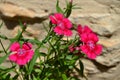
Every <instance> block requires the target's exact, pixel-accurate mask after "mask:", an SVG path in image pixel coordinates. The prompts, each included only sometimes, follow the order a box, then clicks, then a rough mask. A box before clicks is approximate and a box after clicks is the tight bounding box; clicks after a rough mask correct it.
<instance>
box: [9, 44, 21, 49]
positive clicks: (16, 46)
mask: <svg viewBox="0 0 120 80" xmlns="http://www.w3.org/2000/svg"><path fill="white" fill-rule="evenodd" d="M19 48H20V44H19V43H18V42H14V43H13V44H11V46H10V51H17V50H18V49H19Z"/></svg>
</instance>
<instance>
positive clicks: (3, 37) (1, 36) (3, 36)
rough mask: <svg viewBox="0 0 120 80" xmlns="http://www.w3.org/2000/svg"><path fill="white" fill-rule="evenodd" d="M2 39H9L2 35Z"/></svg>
mask: <svg viewBox="0 0 120 80" xmlns="http://www.w3.org/2000/svg"><path fill="white" fill-rule="evenodd" d="M0 38H2V39H5V40H6V39H8V38H7V37H6V36H5V35H0Z"/></svg>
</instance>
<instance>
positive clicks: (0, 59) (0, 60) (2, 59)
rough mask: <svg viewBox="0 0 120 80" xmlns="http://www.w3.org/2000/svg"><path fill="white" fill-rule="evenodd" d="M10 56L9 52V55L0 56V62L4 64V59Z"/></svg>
mask: <svg viewBox="0 0 120 80" xmlns="http://www.w3.org/2000/svg"><path fill="white" fill-rule="evenodd" d="M8 56H9V54H7V55H5V56H3V57H1V58H0V64H2V63H3V61H4V60H5V59H6V58H7V57H8Z"/></svg>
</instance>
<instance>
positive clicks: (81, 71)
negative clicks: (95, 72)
mask: <svg viewBox="0 0 120 80" xmlns="http://www.w3.org/2000/svg"><path fill="white" fill-rule="evenodd" d="M79 66H80V73H81V76H82V77H84V65H83V63H82V61H81V60H79Z"/></svg>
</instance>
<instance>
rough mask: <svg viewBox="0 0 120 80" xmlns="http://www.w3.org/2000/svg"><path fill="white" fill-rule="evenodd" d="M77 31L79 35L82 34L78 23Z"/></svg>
mask: <svg viewBox="0 0 120 80" xmlns="http://www.w3.org/2000/svg"><path fill="white" fill-rule="evenodd" d="M77 32H78V34H79V35H80V34H82V25H80V24H79V25H78V26H77Z"/></svg>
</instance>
